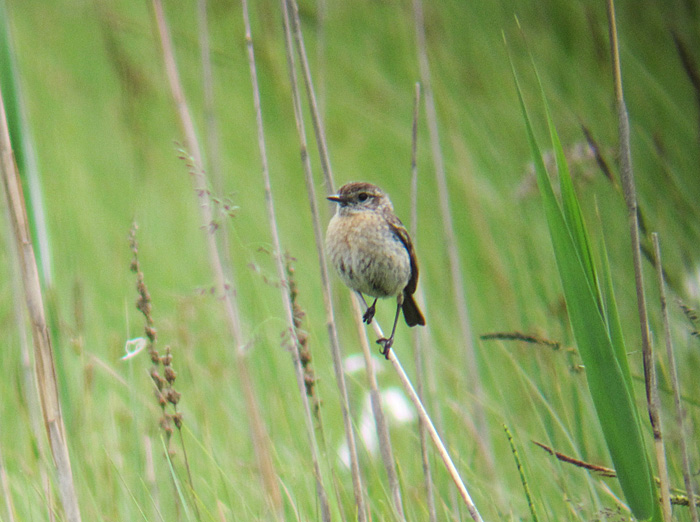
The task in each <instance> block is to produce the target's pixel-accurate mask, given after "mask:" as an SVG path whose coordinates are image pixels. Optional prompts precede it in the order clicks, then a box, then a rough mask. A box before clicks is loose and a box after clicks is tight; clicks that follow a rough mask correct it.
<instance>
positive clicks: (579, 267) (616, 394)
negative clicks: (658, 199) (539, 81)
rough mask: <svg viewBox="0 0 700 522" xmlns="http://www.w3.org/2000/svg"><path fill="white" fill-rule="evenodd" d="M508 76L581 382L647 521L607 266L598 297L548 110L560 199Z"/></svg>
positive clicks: (637, 424) (634, 414)
mask: <svg viewBox="0 0 700 522" xmlns="http://www.w3.org/2000/svg"><path fill="white" fill-rule="evenodd" d="M513 75H514V78H515V82H516V87H517V91H518V98H519V101H520V105H521V109H522V112H523V117H524V119H525V125H526V129H527V136H528V141H529V144H530V148H531V151H532V155H533V160H534V164H535V171H536V174H537V185H538V187H539V190H540V196H541V198H542V205H543V207H544V212H545V216H546V219H547V224H548V227H549V232H550V236H551V239H552V245H553V247H554V255H555V258H556V263H557V267H558V270H559V276H560V279H561V283H562V287H563V290H564V297H565V299H566V305H567V310H568V313H569V321H570V323H571V329H572V331H573V334H574V338H575V340H576V345H577V347H578V350H579V353H580V354H581V358H582V360H583V363H584V366H585V368H586V378H587V381H588V389H589V391H590V393H591V397H592V398H593V403H594V405H595V409H596V413H597V416H598V421H599V423H600V427H601V429H602V431H603V436H604V438H605V441H606V444H607V447H608V451H609V453H610V457H611V458H612V461H613V465H614V467H615V470H616V471H617V476H618V480H619V482H620V486H621V488H622V491H623V493H624V495H625V498H626V500H627V502H628V504H629V507H630V509H631V510H632V513H633V514H634V516H635V517H636V518H637V519H639V520H651V519H652V518H656V517H655V514H656V513H657V509H656V506H655V504H658V502H657V501H656V500H655V492H654V487H653V481H652V474H651V467H650V462H649V459H648V456H647V453H646V449H645V446H644V440H643V437H642V429H641V421H640V417H639V413H638V411H637V409H636V407H635V405H634V401H633V390H632V387H631V379H630V378H629V369H628V368H627V361H626V359H625V358H626V353H625V349H624V342H623V340H622V334H621V329H620V327H619V319H618V317H617V308H616V306H615V304H614V296H613V295H612V285H611V284H610V281H609V279H610V276H609V271H607V270H605V269H604V275H605V274H607V275H606V276H605V279H606V292H605V295H606V298H607V299H606V300H604V299H603V294H602V293H601V289H600V286H599V280H600V278H599V276H598V271H597V270H596V266H595V263H594V261H593V254H592V249H591V246H590V240H589V236H588V232H587V230H586V226H585V223H584V220H583V217H582V213H581V209H580V206H579V203H578V200H577V198H576V194H575V192H574V189H573V184H572V182H571V177H570V175H569V170H568V167H567V166H566V159H565V157H564V152H563V148H562V146H561V143H560V141H559V138H558V135H557V132H556V130H555V128H554V125H553V123H552V119H551V116H550V114H549V110H548V109H547V111H546V112H547V123H548V126H549V130H550V135H551V139H552V145H553V147H554V151H555V156H556V159H557V167H558V171H559V180H560V189H561V205H560V203H559V201H558V200H557V198H556V196H555V194H554V190H553V188H552V183H551V181H550V179H549V176H548V174H547V170H546V168H545V165H544V161H543V160H542V154H541V152H540V149H539V147H538V145H537V141H536V139H535V136H534V132H533V129H532V124H531V121H530V118H529V116H528V112H527V108H526V106H525V102H524V100H523V96H522V92H521V89H520V85H519V83H518V80H517V75H516V74H515V70H514V69H513ZM543 98H544V93H543ZM545 107H546V101H545Z"/></svg>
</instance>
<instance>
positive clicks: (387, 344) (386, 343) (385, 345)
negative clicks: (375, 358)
mask: <svg viewBox="0 0 700 522" xmlns="http://www.w3.org/2000/svg"><path fill="white" fill-rule="evenodd" d="M377 344H381V345H382V349H381V350H380V352H379V353H381V354H382V355H383V356H384V357H385V358H386V360H387V361H388V360H389V350H391V346H392V345H393V344H394V337H393V336H392V337H389V338H388V339H386V338H381V339H377Z"/></svg>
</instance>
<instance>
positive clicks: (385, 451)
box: [350, 294, 406, 520]
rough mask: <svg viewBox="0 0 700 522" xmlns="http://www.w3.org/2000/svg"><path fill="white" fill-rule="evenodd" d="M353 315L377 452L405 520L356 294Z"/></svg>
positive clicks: (392, 453)
mask: <svg viewBox="0 0 700 522" xmlns="http://www.w3.org/2000/svg"><path fill="white" fill-rule="evenodd" d="M350 300H351V302H352V309H353V312H354V313H353V317H354V319H355V327H356V328H357V333H358V336H359V338H360V346H361V348H362V356H363V357H364V360H365V371H366V372H367V382H368V383H369V396H370V401H371V403H372V414H373V415H374V425H375V428H376V430H377V439H378V441H379V452H380V453H381V456H382V462H383V463H384V468H385V470H386V475H387V479H388V482H389V491H391V500H392V502H393V506H394V510H395V512H396V516H397V518H398V519H399V520H405V519H406V518H405V515H404V512H403V501H402V500H401V485H400V484H399V477H398V474H397V473H396V463H395V462H394V451H393V450H392V448H391V437H390V435H389V425H388V424H387V421H386V415H384V408H383V407H382V395H381V392H380V391H379V385H378V384H377V376H376V374H375V372H374V364H373V361H372V354H371V353H370V349H369V341H368V340H367V331H366V330H365V329H364V324H363V322H362V305H361V304H360V297H359V296H358V295H357V294H352V297H351V299H350Z"/></svg>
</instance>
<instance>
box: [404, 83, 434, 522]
mask: <svg viewBox="0 0 700 522" xmlns="http://www.w3.org/2000/svg"><path fill="white" fill-rule="evenodd" d="M420 93H421V90H420V82H416V85H415V91H414V95H413V125H412V126H411V223H410V227H411V237H412V238H413V245H414V246H415V247H416V248H418V247H417V246H416V245H417V244H418V243H417V241H418V114H419V112H420V100H421V95H420ZM422 297H423V292H422V291H421V292H420V293H419V295H418V300H419V301H420V305H421V308H422V309H423V310H426V308H425V303H423V302H422V301H423V299H422ZM412 335H413V358H414V361H415V365H416V389H417V391H418V396H419V397H420V398H421V400H423V401H424V400H425V386H424V385H423V375H424V374H425V371H426V369H425V368H426V365H425V353H424V350H423V343H422V342H421V331H420V330H418V329H417V328H415V329H413V331H412ZM418 437H419V439H420V453H421V461H422V464H423V475H424V477H425V500H426V504H427V508H428V518H429V520H430V522H437V510H436V508H435V492H434V491H433V476H432V471H431V469H430V468H431V466H430V457H429V455H428V432H427V430H426V428H425V424H423V421H422V420H420V419H418Z"/></svg>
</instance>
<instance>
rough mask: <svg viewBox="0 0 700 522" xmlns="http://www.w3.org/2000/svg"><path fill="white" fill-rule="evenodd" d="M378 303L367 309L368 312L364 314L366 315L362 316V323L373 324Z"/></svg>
mask: <svg viewBox="0 0 700 522" xmlns="http://www.w3.org/2000/svg"><path fill="white" fill-rule="evenodd" d="M376 303H377V302H376V301H375V302H374V303H372V306H370V307H368V308H367V311H366V312H365V313H364V315H363V316H362V322H363V323H367V324H370V323H371V322H372V319H374V312H375V309H374V305H375V304H376Z"/></svg>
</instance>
